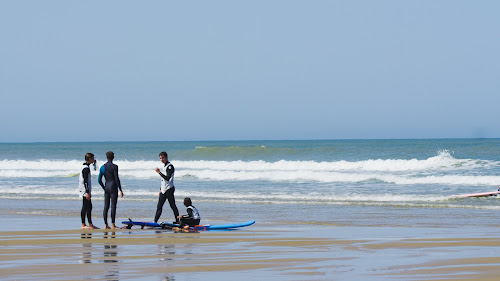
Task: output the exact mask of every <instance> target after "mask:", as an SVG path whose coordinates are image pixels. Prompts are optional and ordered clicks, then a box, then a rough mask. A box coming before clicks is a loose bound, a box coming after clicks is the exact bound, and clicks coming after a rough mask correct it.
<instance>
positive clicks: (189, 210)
mask: <svg viewBox="0 0 500 281" xmlns="http://www.w3.org/2000/svg"><path fill="white" fill-rule="evenodd" d="M187 212H188V214H187V216H185V218H190V219H192V218H194V217H193V209H191V208H188V209H187Z"/></svg>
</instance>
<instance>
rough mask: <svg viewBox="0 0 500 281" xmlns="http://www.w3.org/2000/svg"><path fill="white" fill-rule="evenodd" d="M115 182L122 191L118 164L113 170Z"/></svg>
mask: <svg viewBox="0 0 500 281" xmlns="http://www.w3.org/2000/svg"><path fill="white" fill-rule="evenodd" d="M115 182H116V185H117V186H118V189H120V191H122V185H121V184H120V178H119V177H118V166H116V170H115Z"/></svg>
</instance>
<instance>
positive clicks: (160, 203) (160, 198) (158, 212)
mask: <svg viewBox="0 0 500 281" xmlns="http://www.w3.org/2000/svg"><path fill="white" fill-rule="evenodd" d="M166 200H167V195H166V194H160V196H158V204H157V205H156V215H155V219H154V222H158V220H159V219H160V216H161V212H162V210H163V204H165V201H166Z"/></svg>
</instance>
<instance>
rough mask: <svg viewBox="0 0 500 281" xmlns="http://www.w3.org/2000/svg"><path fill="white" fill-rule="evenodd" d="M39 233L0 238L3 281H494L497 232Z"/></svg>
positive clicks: (276, 228)
mask: <svg viewBox="0 0 500 281" xmlns="http://www.w3.org/2000/svg"><path fill="white" fill-rule="evenodd" d="M58 218H59V219H61V220H63V221H65V222H67V224H65V225H66V228H69V226H73V227H75V226H77V225H78V224H77V223H75V220H74V218H71V220H70V218H66V217H62V218H61V217H58ZM21 219H22V217H21ZM30 219H32V218H25V220H30ZM51 219H52V220H54V218H51ZM37 221H43V219H40V218H38V220H37ZM70 221H71V222H70ZM33 225H36V224H33ZM37 227H38V228H39V230H19V229H16V228H18V226H16V225H15V224H14V225H12V228H11V230H5V231H1V232H0V277H1V279H2V280H81V279H97V280H125V279H128V280H196V279H201V278H203V279H204V280H221V279H227V278H238V279H242V280H249V279H255V278H259V279H264V280H268V279H273V280H438V279H446V280H494V279H495V280H496V279H498V277H497V276H498V274H500V267H499V265H500V255H499V254H498V253H500V251H499V250H500V249H499V247H500V235H496V233H497V232H498V231H497V230H498V226H493V227H492V228H491V229H477V228H466V227H462V228H458V227H457V228H422V227H419V228H411V227H335V226H322V225H312V226H308V227H301V228H296V227H291V226H289V225H275V224H272V225H266V224H260V225H259V223H258V222H257V223H256V225H254V226H250V227H247V228H243V229H240V230H235V231H207V232H199V233H174V232H172V231H168V230H153V229H132V230H116V231H109V230H102V229H100V230H79V229H57V230H43V228H44V227H43V225H41V224H39V225H37ZM59 228H64V227H62V226H61V225H59ZM4 229H6V228H5V227H4ZM7 229H8V227H7ZM485 231H486V232H485Z"/></svg>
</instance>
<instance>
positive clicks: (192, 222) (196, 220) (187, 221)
mask: <svg viewBox="0 0 500 281" xmlns="http://www.w3.org/2000/svg"><path fill="white" fill-rule="evenodd" d="M187 213H188V214H187V215H184V216H182V217H181V221H180V225H179V227H181V228H182V227H184V226H185V225H189V226H196V225H199V224H200V220H201V217H200V213H198V210H197V209H196V208H195V207H194V206H189V207H188V208H187Z"/></svg>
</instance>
